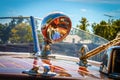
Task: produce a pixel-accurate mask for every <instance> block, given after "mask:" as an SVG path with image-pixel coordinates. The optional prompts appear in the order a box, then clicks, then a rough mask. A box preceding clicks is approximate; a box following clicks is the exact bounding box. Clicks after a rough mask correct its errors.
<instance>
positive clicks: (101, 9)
mask: <svg viewBox="0 0 120 80" xmlns="http://www.w3.org/2000/svg"><path fill="white" fill-rule="evenodd" d="M53 11H60V12H63V13H65V14H66V15H68V16H69V17H70V18H71V20H72V25H73V27H75V26H76V25H77V24H79V20H80V19H81V17H86V18H87V19H88V21H89V23H90V24H92V23H94V22H96V23H98V22H100V21H101V20H106V21H107V20H108V19H109V17H107V16H104V14H108V15H111V16H114V17H113V19H120V0H0V16H19V15H22V16H35V17H39V18H43V17H45V16H46V15H47V14H48V13H50V12H53Z"/></svg>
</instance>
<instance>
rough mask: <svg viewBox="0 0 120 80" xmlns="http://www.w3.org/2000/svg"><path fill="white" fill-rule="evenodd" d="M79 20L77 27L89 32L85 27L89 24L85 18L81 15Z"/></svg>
mask: <svg viewBox="0 0 120 80" xmlns="http://www.w3.org/2000/svg"><path fill="white" fill-rule="evenodd" d="M79 22H80V25H77V28H79V29H82V30H84V31H88V32H89V30H88V29H87V27H88V26H89V23H88V21H87V19H86V18H85V17H82V18H81V20H80V21H79Z"/></svg>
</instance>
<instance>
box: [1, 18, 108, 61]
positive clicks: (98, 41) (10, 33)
mask: <svg viewBox="0 0 120 80" xmlns="http://www.w3.org/2000/svg"><path fill="white" fill-rule="evenodd" d="M43 22H44V21H43ZM40 24H41V21H40V20H38V19H35V25H36V27H37V32H38V38H39V43H40V48H42V44H43V36H42V33H41V29H40V28H41V26H40ZM107 42H108V40H106V39H104V38H102V37H99V36H96V35H94V34H90V33H88V32H85V31H83V30H80V29H76V28H74V26H72V28H71V31H70V33H69V35H68V36H67V37H66V38H65V39H63V41H62V42H58V43H54V44H52V45H51V49H52V54H59V55H66V56H72V57H79V55H78V54H79V49H80V47H81V46H82V45H84V44H85V45H87V46H88V48H89V50H92V49H94V48H96V47H98V46H100V45H102V44H104V43H107ZM41 50H42V49H41ZM0 51H2V52H27V53H31V54H32V53H34V44H33V37H32V28H31V24H30V19H29V18H24V17H22V16H20V17H19V18H5V17H3V18H0ZM97 56H102V55H101V54H100V55H97ZM99 58H101V57H99ZM91 59H98V58H94V57H93V58H91ZM98 61H99V60H98Z"/></svg>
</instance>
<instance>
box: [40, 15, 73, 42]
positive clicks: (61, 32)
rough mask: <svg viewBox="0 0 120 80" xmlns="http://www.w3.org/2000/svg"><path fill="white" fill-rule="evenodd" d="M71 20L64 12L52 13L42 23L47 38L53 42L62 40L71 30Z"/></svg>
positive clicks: (42, 29)
mask: <svg viewBox="0 0 120 80" xmlns="http://www.w3.org/2000/svg"><path fill="white" fill-rule="evenodd" d="M70 29H71V21H70V19H69V17H67V16H66V15H64V14H62V13H52V14H50V15H48V16H46V17H45V18H44V19H43V21H42V23H41V31H42V34H43V36H44V38H45V39H48V40H49V41H53V42H60V41H62V40H63V39H64V38H65V37H66V36H67V35H68V33H69V32H70Z"/></svg>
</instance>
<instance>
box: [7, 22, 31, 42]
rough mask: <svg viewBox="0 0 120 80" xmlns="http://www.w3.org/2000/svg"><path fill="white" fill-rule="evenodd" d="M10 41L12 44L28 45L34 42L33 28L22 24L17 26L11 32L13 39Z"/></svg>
mask: <svg viewBox="0 0 120 80" xmlns="http://www.w3.org/2000/svg"><path fill="white" fill-rule="evenodd" d="M9 41H10V42H12V43H28V42H32V41H33V38H32V30H31V26H29V25H27V24H25V23H21V24H18V25H16V27H14V28H13V29H12V30H11V37H10V38H9Z"/></svg>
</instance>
